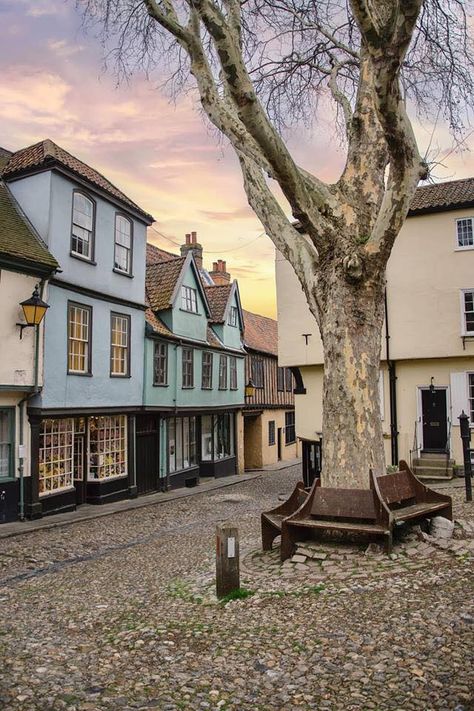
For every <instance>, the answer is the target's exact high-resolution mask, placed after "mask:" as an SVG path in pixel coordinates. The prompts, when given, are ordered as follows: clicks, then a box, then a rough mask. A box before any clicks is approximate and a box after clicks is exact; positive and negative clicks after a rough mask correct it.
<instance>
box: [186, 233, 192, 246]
mask: <svg viewBox="0 0 474 711" xmlns="http://www.w3.org/2000/svg"><path fill="white" fill-rule="evenodd" d="M186 244H191V234H190V233H189V232H188V233H187V234H186Z"/></svg>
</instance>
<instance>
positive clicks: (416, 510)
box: [392, 501, 446, 521]
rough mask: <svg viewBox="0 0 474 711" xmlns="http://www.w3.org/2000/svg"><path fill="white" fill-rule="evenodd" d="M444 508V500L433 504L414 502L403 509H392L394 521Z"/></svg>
mask: <svg viewBox="0 0 474 711" xmlns="http://www.w3.org/2000/svg"><path fill="white" fill-rule="evenodd" d="M444 508H446V502H445V501H438V502H435V503H433V504H427V503H422V504H415V505H413V506H405V508H403V509H395V510H394V511H392V514H393V518H394V520H395V521H406V520H408V519H411V518H417V516H421V515H423V514H430V513H432V512H433V511H439V510H440V509H444Z"/></svg>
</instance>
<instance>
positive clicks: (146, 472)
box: [136, 414, 160, 494]
mask: <svg viewBox="0 0 474 711" xmlns="http://www.w3.org/2000/svg"><path fill="white" fill-rule="evenodd" d="M136 433H137V448H136V457H137V464H136V466H137V489H138V494H149V493H151V492H152V491H158V489H159V468H160V461H159V451H160V450H159V421H158V417H157V416H156V415H153V414H149V415H137V421H136Z"/></svg>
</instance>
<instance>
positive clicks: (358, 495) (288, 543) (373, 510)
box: [280, 485, 391, 562]
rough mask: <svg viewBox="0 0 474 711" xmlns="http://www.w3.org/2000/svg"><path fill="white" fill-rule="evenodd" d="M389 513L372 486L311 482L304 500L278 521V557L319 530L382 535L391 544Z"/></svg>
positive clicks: (288, 555) (371, 535)
mask: <svg viewBox="0 0 474 711" xmlns="http://www.w3.org/2000/svg"><path fill="white" fill-rule="evenodd" d="M388 523H389V514H388V511H386V510H384V508H383V506H382V505H381V503H380V501H379V500H378V497H377V494H376V492H375V491H374V490H373V489H332V488H326V487H321V486H319V485H316V486H315V485H313V487H312V489H311V491H310V493H309V495H308V497H307V499H306V501H305V503H304V504H303V506H301V507H300V508H299V509H298V510H297V511H295V513H294V514H292V515H290V516H287V517H286V518H285V519H284V520H283V521H282V524H281V552H280V555H281V560H282V562H283V561H284V560H286V559H287V558H289V557H290V556H291V555H292V554H293V551H294V548H295V544H296V543H297V542H299V541H301V540H306V539H307V538H309V537H311V538H314V537H315V536H316V535H317V534H318V532H319V533H323V532H328V531H338V532H343V533H349V534H350V533H358V534H363V535H364V536H367V537H369V538H383V539H384V540H385V544H386V548H387V549H389V548H390V546H391V530H390V527H389V525H388Z"/></svg>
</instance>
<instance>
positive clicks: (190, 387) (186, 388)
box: [181, 385, 194, 390]
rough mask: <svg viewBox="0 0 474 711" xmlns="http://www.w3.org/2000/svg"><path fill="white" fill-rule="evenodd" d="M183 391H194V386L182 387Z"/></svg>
mask: <svg viewBox="0 0 474 711" xmlns="http://www.w3.org/2000/svg"><path fill="white" fill-rule="evenodd" d="M181 390H194V385H181Z"/></svg>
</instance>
